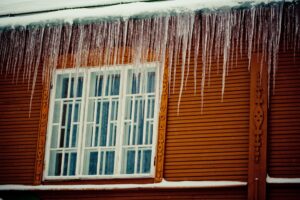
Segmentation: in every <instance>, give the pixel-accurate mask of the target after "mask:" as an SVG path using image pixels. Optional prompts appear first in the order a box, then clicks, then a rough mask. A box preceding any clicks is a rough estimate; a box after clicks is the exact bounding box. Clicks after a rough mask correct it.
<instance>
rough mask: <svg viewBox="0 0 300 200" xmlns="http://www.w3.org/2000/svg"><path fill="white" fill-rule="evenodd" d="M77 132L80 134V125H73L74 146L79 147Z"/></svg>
mask: <svg viewBox="0 0 300 200" xmlns="http://www.w3.org/2000/svg"><path fill="white" fill-rule="evenodd" d="M77 134H78V125H77V124H75V125H73V131H72V144H71V146H72V147H77Z"/></svg>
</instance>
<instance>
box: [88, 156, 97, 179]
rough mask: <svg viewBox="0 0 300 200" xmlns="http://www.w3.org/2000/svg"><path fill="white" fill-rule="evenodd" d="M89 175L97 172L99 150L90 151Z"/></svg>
mask: <svg viewBox="0 0 300 200" xmlns="http://www.w3.org/2000/svg"><path fill="white" fill-rule="evenodd" d="M89 154H90V155H89V173H88V174H89V175H95V174H97V163H98V152H90V153H89Z"/></svg>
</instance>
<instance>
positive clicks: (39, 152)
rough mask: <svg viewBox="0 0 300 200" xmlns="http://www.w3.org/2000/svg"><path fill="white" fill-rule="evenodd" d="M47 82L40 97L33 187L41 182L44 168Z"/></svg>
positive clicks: (48, 87)
mask: <svg viewBox="0 0 300 200" xmlns="http://www.w3.org/2000/svg"><path fill="white" fill-rule="evenodd" d="M49 92H50V84H49V81H45V82H44V83H43V92H42V96H41V112H40V125H39V132H38V139H37V148H36V159H35V171H34V180H33V184H34V185H40V184H41V182H42V176H43V168H44V155H45V144H46V143H45V142H46V133H47V123H48V109H49Z"/></svg>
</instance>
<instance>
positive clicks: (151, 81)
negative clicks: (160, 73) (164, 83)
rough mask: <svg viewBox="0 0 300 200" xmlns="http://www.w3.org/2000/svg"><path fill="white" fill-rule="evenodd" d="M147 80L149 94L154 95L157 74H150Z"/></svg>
mask: <svg viewBox="0 0 300 200" xmlns="http://www.w3.org/2000/svg"><path fill="white" fill-rule="evenodd" d="M147 80H148V82H147V93H153V92H154V91H155V72H148V77H147Z"/></svg>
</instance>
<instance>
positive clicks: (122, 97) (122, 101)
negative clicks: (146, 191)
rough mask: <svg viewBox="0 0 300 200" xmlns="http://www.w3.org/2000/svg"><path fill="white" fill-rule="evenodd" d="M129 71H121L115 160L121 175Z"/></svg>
mask: <svg viewBox="0 0 300 200" xmlns="http://www.w3.org/2000/svg"><path fill="white" fill-rule="evenodd" d="M126 83H127V70H126V69H121V71H120V86H121V87H120V91H119V108H118V110H119V113H118V118H117V119H118V120H117V123H118V127H117V135H116V158H115V173H116V175H120V174H121V169H122V161H121V159H122V150H123V134H124V119H125V103H126V85H127V84H126Z"/></svg>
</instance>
